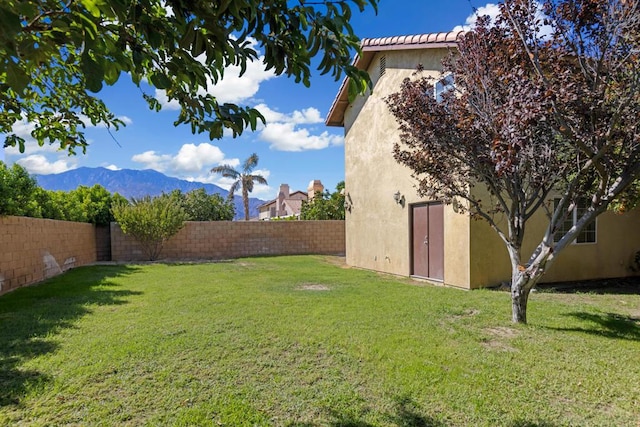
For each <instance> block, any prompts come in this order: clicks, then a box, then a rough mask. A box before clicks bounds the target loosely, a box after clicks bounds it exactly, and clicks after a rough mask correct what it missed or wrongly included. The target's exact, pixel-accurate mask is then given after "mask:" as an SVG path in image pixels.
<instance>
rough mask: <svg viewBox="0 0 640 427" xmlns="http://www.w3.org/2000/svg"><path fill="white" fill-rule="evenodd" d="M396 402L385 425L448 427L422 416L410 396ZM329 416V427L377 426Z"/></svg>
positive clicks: (302, 426)
mask: <svg viewBox="0 0 640 427" xmlns="http://www.w3.org/2000/svg"><path fill="white" fill-rule="evenodd" d="M394 401H395V405H394V408H393V412H391V413H388V414H385V415H384V418H385V421H386V422H385V425H393V426H402V427H446V425H447V424H446V423H443V422H442V421H439V420H437V419H436V418H433V417H430V416H428V415H423V414H421V413H420V412H421V411H420V408H419V405H418V404H417V403H416V402H415V401H414V400H413V399H412V398H411V397H409V396H397V397H395V398H394ZM329 415H330V416H331V418H332V420H331V421H330V422H329V423H328V425H329V426H332V427H374V426H376V425H377V424H371V423H368V422H366V421H363V420H361V419H359V417H358V416H355V415H353V414H343V413H340V412H338V411H334V410H329ZM318 425H319V424H313V423H291V424H287V426H288V427H316V426H318ZM322 425H324V423H323V424H322Z"/></svg>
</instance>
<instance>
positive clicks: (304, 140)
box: [260, 123, 344, 151]
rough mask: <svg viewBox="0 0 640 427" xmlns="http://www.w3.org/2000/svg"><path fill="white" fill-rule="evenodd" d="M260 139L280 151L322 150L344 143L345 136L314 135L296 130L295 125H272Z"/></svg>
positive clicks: (302, 130) (268, 126)
mask: <svg viewBox="0 0 640 427" xmlns="http://www.w3.org/2000/svg"><path fill="white" fill-rule="evenodd" d="M260 139H262V140H263V141H266V142H268V143H269V144H270V146H271V148H273V149H275V150H279V151H305V150H322V149H323V148H327V147H330V146H335V145H342V144H343V143H344V137H343V136H340V135H331V134H330V133H329V132H327V131H325V132H322V133H321V134H320V135H312V134H311V133H310V132H309V130H308V129H305V128H301V129H298V128H296V125H295V123H270V124H268V125H267V126H266V127H265V128H264V129H263V130H262V132H261V133H260Z"/></svg>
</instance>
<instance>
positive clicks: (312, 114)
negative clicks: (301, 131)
mask: <svg viewBox="0 0 640 427" xmlns="http://www.w3.org/2000/svg"><path fill="white" fill-rule="evenodd" d="M254 108H255V109H256V110H258V111H260V113H262V115H263V116H264V118H265V120H266V121H267V124H269V123H274V122H279V123H294V124H318V123H323V122H324V118H323V117H322V116H321V115H320V111H319V110H318V109H316V108H313V107H309V108H305V109H304V110H302V111H299V110H295V111H294V112H293V113H291V114H284V113H281V112H279V111H275V110H272V109H271V108H269V106H267V105H266V104H258V105H256V106H255V107H254Z"/></svg>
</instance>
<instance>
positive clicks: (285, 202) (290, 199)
mask: <svg viewBox="0 0 640 427" xmlns="http://www.w3.org/2000/svg"><path fill="white" fill-rule="evenodd" d="M323 191H324V185H322V182H321V181H320V180H319V179H315V180H313V181H311V182H310V183H309V186H308V188H307V192H306V193H305V192H303V191H294V192H293V193H292V192H291V190H290V189H289V185H288V184H281V185H280V189H279V190H278V195H277V196H276V198H275V199H273V200H270V201H268V202H266V203H263V204H262V205H260V206H258V212H259V214H258V219H260V220H269V219H273V218H286V217H291V216H297V217H299V216H300V209H301V208H302V202H303V201H307V200H311V199H313V197H314V196H315V194H316V192H320V193H322V192H323Z"/></svg>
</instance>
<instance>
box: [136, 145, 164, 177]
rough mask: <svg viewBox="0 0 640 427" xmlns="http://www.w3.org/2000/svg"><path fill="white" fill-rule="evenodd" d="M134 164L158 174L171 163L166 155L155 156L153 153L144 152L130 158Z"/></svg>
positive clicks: (151, 151)
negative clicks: (139, 164) (140, 164)
mask: <svg viewBox="0 0 640 427" xmlns="http://www.w3.org/2000/svg"><path fill="white" fill-rule="evenodd" d="M131 160H133V161H134V162H136V163H142V164H143V165H144V166H145V168H146V169H154V170H157V171H158V172H165V171H166V170H167V166H168V164H169V162H170V161H171V156H169V155H167V154H162V155H161V154H156V152H155V151H153V150H150V151H145V152H144V153H141V154H136V155H134V156H133V157H131Z"/></svg>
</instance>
